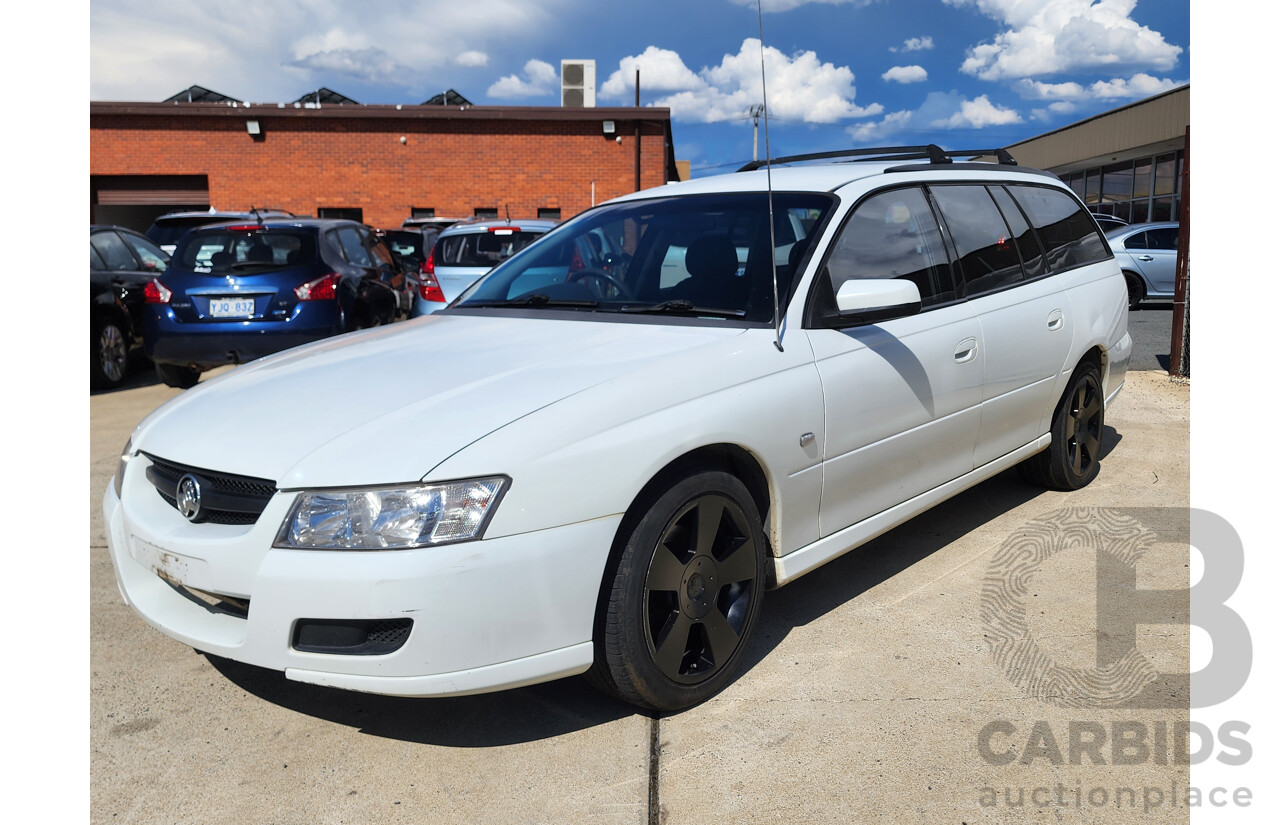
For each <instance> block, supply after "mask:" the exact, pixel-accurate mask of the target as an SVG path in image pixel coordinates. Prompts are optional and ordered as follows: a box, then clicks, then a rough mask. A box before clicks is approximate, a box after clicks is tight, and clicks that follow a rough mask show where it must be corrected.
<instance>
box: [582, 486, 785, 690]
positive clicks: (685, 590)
mask: <svg viewBox="0 0 1280 825" xmlns="http://www.w3.org/2000/svg"><path fill="white" fill-rule="evenodd" d="M765 547H766V544H765V537H764V531H763V529H762V527H761V519H760V514H759V512H758V510H757V509H756V505H755V502H754V500H753V499H752V498H751V494H750V493H749V492H748V491H747V488H746V487H745V486H744V485H743V483H742V482H741V481H739V480H738V479H737V478H735V477H734V476H732V475H729V474H728V473H724V472H719V471H706V472H700V473H696V474H693V475H690V476H687V477H686V478H684V479H682V480H681V481H678V482H677V483H675V484H674V485H672V486H671V487H670V488H669V489H668V490H667V491H666V492H665V493H662V494H661V495H659V496H658V497H657V498H656V499H655V500H653V501H652V502H651V503H650V504H649V506H648V508H647V510H646V511H645V513H644V515H643V516H642V517H641V518H640V520H639V521H638V522H637V523H636V525H635V527H634V529H633V530H632V531H631V534H630V536H629V538H628V539H627V543H626V545H625V546H624V547H623V550H622V555H621V557H620V558H619V560H618V565H617V569H616V573H615V574H614V576H613V580H612V582H606V587H605V588H604V594H603V595H604V597H605V601H604V603H603V604H602V606H601V609H602V611H604V615H603V620H602V622H601V623H600V624H601V632H600V633H599V634H598V635H599V638H597V641H596V662H595V665H594V666H593V672H592V674H591V678H592V681H593V682H595V683H596V684H597V685H600V686H603V687H605V688H606V689H607V690H609V691H611V692H612V693H614V694H615V695H617V696H618V697H620V698H621V699H623V700H625V701H627V702H630V703H631V704H634V705H638V706H640V707H643V708H648V709H651V710H659V711H673V710H680V709H682V708H687V707H690V706H692V705H696V704H698V703H699V702H702V701H704V700H706V699H708V698H710V697H711V696H713V695H714V694H715V693H716V692H717V691H719V690H720V689H721V688H722V687H723V686H724V685H725V683H726V682H727V681H728V680H729V679H730V677H731V676H732V675H733V673H734V671H735V670H736V669H737V666H738V664H739V662H740V661H741V660H742V656H743V653H744V651H745V650H746V647H747V643H748V640H749V639H750V637H751V633H752V631H753V630H754V629H755V624H756V619H757V617H758V614H759V612H760V603H761V599H762V598H763V594H764V587H765V566H764V563H765Z"/></svg>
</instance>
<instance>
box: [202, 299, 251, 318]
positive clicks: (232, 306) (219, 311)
mask: <svg viewBox="0 0 1280 825" xmlns="http://www.w3.org/2000/svg"><path fill="white" fill-rule="evenodd" d="M209 317H210V318H252V317H253V298H248V297H233V298H210V299H209Z"/></svg>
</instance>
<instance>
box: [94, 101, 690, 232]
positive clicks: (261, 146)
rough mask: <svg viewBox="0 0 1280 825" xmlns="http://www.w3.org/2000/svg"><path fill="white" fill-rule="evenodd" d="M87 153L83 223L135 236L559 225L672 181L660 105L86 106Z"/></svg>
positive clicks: (666, 116) (667, 128)
mask: <svg viewBox="0 0 1280 825" xmlns="http://www.w3.org/2000/svg"><path fill="white" fill-rule="evenodd" d="M637 135H639V149H640V151H639V159H638V160H637V154H636V146H637ZM89 151H90V159H89V168H90V185H89V190H90V192H89V197H90V201H89V205H90V220H91V221H92V222H98V223H117V224H123V225H126V226H133V227H136V228H139V229H146V228H147V226H148V225H150V222H151V220H152V219H153V218H154V217H155V216H156V215H159V214H162V213H164V212H168V211H172V210H175V209H184V208H185V209H207V208H209V207H210V206H213V207H215V208H218V209H222V210H238V209H247V208H249V207H250V206H255V207H270V208H275V209H284V210H288V211H290V212H293V213H295V214H298V215H319V216H335V217H352V218H355V219H357V220H361V221H363V222H365V223H368V224H371V225H373V226H379V227H394V226H399V225H400V223H401V222H402V221H403V220H404V219H405V218H408V217H410V216H414V215H420V216H428V215H434V216H436V217H453V218H465V217H472V216H477V215H479V216H491V215H496V216H499V217H505V216H506V215H507V214H509V215H510V216H511V217H513V218H534V217H540V216H541V217H551V218H568V217H571V216H572V215H574V214H576V213H578V212H580V211H582V210H583V209H586V208H587V207H589V206H591V205H592V204H593V203H599V202H601V201H604V200H608V199H609V198H613V197H616V196H618V195H623V194H626V193H629V192H632V191H635V190H636V188H637V186H636V180H637V178H638V179H639V182H640V186H639V188H648V187H652V186H660V185H662V184H663V183H665V182H667V181H668V180H675V179H676V178H677V170H676V163H675V159H674V154H673V148H672V135H671V114H670V110H669V109H662V108H629V107H628V108H595V107H587V108H569V107H563V108H562V107H505V106H450V105H436V106H428V105H420V106H409V105H406V106H398V105H360V104H343V105H328V104H323V103H322V104H320V105H318V106H317V105H314V104H303V103H301V102H299V103H289V104H284V103H281V104H276V103H269V104H261V103H254V104H244V103H238V102H234V101H228V102H174V101H166V102H164V103H115V102H93V103H90V104H89Z"/></svg>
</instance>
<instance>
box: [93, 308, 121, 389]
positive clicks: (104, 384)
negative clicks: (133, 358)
mask: <svg viewBox="0 0 1280 825" xmlns="http://www.w3.org/2000/svg"><path fill="white" fill-rule="evenodd" d="M128 372H129V336H128V334H127V333H125V331H124V329H122V328H121V326H120V325H119V324H118V323H116V322H115V321H113V320H111V319H109V318H105V319H102V320H100V321H97V322H96V323H95V324H94V325H93V329H92V331H91V333H90V336H89V386H90V387H92V388H93V389H112V388H114V387H118V386H120V385H121V384H122V383H124V379H125V375H126V374H128Z"/></svg>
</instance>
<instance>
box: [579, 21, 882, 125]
mask: <svg viewBox="0 0 1280 825" xmlns="http://www.w3.org/2000/svg"><path fill="white" fill-rule="evenodd" d="M646 55H648V56H649V57H650V58H651V62H648V63H646V62H645V59H644V58H645V56H646ZM760 62H761V55H760V41H759V40H756V39H755V38H747V39H746V40H744V41H742V47H741V48H740V49H739V50H738V53H737V54H727V55H725V56H724V58H723V59H722V60H721V62H720V64H719V65H717V66H710V67H706V68H703V69H702V70H701V71H699V72H697V73H696V74H695V73H694V72H692V71H690V70H689V69H688V67H687V66H685V65H684V62H683V61H682V60H681V59H680V57H679V55H677V54H676V53H675V52H671V51H667V50H663V49H657V48H655V47H652V46H651V47H649V48H648V49H646V50H645V52H644V54H642V55H640V56H639V57H628V58H624V59H623V60H622V61H621V62H620V66H619V70H618V71H617V72H614V73H613V74H612V75H610V77H609V79H608V80H607V81H605V83H604V84H603V85H602V86H601V89H600V91H601V94H602V95H603V96H605V97H625V95H626V94H628V93H629V92H630V89H631V88H632V84H633V83H634V77H635V68H634V67H635V65H637V64H639V65H640V67H641V68H640V91H641V94H642V95H643V94H644V93H645V92H646V91H648V90H652V89H654V88H657V89H658V90H659V91H668V90H669V91H671V92H673V93H672V94H668V95H665V96H661V97H659V98H657V99H653V100H651V101H649V102H650V103H652V105H654V106H665V107H669V108H670V109H671V115H672V117H673V118H676V119H680V120H690V121H698V122H702V123H715V122H718V121H724V120H736V119H739V118H742V117H744V116H745V115H746V112H747V110H748V109H750V108H751V106H753V105H755V104H757V103H760V102H762V94H761V83H760V68H761V67H760ZM764 66H765V75H766V76H767V77H768V78H769V99H768V104H769V114H770V116H771V117H774V118H779V119H782V120H795V121H803V122H805V123H834V122H836V121H838V120H845V119H848V118H855V117H867V116H870V115H877V114H880V112H881V111H883V108H884V107H882V106H881V105H880V104H879V103H873V104H871V105H870V106H859V105H857V104H855V103H854V97H855V96H856V95H857V89H855V88H854V85H853V80H854V78H853V72H852V71H851V70H850V69H849V68H848V67H847V66H836V65H834V64H832V63H823V62H821V61H820V60H819V59H818V56H817V55H816V54H815V53H814V52H811V51H803V52H797V53H796V54H794V55H791V56H790V57H788V56H787V55H785V54H783V53H782V52H780V51H779V50H777V49H775V48H773V47H771V46H769V47H766V48H765V49H764ZM651 67H652V68H651ZM651 75H652V76H653V77H654V80H653V82H652V83H651V82H650V80H649V77H650V76H651Z"/></svg>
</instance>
